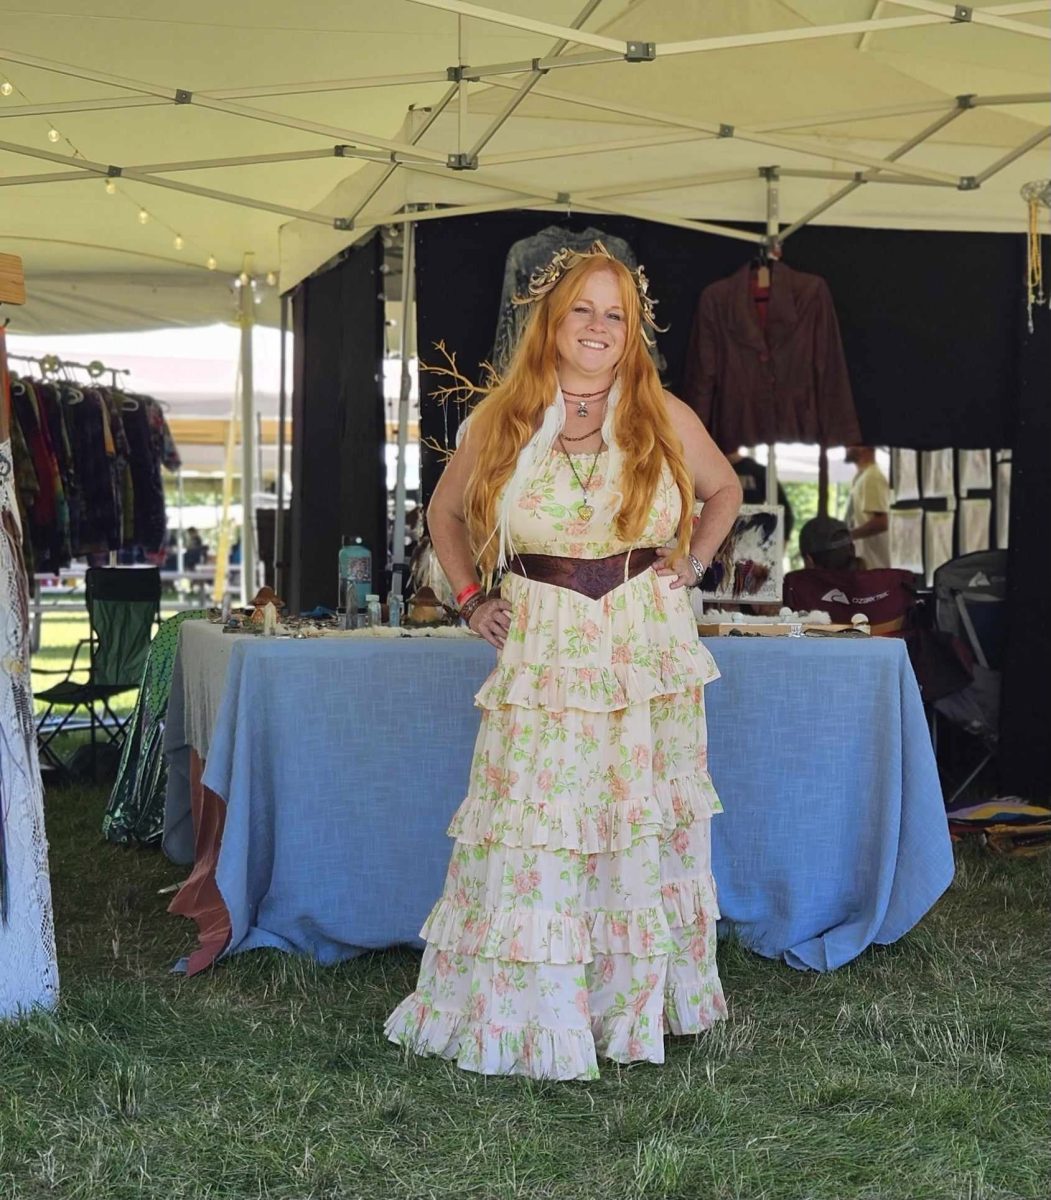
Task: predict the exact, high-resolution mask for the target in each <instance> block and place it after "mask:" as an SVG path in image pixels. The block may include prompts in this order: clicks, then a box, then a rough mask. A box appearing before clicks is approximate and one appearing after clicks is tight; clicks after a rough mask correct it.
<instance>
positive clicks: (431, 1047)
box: [384, 993, 598, 1080]
mask: <svg viewBox="0 0 1051 1200" xmlns="http://www.w3.org/2000/svg"><path fill="white" fill-rule="evenodd" d="M384 1032H385V1033H386V1035H387V1037H388V1038H389V1039H390V1040H391V1041H392V1042H395V1043H396V1044H398V1045H401V1046H405V1047H407V1048H408V1049H410V1050H412V1051H414V1052H415V1053H416V1054H435V1055H438V1056H439V1057H441V1058H447V1059H455V1060H456V1063H457V1065H458V1066H459V1067H462V1068H463V1069H464V1070H466V1071H477V1072H479V1073H480V1074H482V1075H528V1076H530V1077H531V1078H533V1079H561V1080H565V1079H597V1078H598V1062H597V1060H596V1057H595V1040H594V1038H593V1037H592V1034H591V1031H590V1030H588V1029H551V1028H547V1027H545V1026H541V1025H534V1024H531V1025H521V1024H502V1023H498V1022H494V1021H475V1020H472V1019H471V1018H469V1017H467V1016H466V1015H464V1014H458V1013H450V1012H442V1011H440V1010H437V1009H433V1008H429V1007H428V1006H427V1005H426V1004H423V1003H422V1002H421V1001H420V1000H419V998H418V997H417V996H416V994H415V993H413V994H412V995H411V996H407V997H406V998H405V999H404V1000H403V1001H402V1002H401V1004H399V1005H398V1007H397V1008H396V1009H395V1010H394V1012H393V1013H391V1015H390V1016H389V1017H388V1018H387V1023H386V1025H385V1026H384Z"/></svg>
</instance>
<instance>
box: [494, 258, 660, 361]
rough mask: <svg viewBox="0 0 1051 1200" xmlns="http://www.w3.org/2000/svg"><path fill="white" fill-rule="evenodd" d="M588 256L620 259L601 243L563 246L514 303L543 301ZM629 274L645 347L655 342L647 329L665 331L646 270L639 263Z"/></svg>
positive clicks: (628, 268) (532, 278)
mask: <svg viewBox="0 0 1051 1200" xmlns="http://www.w3.org/2000/svg"><path fill="white" fill-rule="evenodd" d="M589 258H607V259H609V260H610V262H619V259H617V258H616V257H615V256H614V255H612V254H610V252H609V251H608V250H607V249H606V247H605V246H604V245H603V244H602V242H592V243H591V245H590V247H589V248H588V249H587V250H570V249H568V248H567V247H565V246H563V247H562V249H561V250H558V251H556V252H555V255H554V257H553V258H552V259H551V261H550V262H549V263H548V264H547V265H546V266H543V267H537V269H536V270H535V271H534V272H533V274H532V275H530V277H529V289H528V294H527V295H525V296H515V297H514V298H513V300H512V303H514V304H535V303H536V302H537V301H538V300H542V299H543V298H544V296H546V295H547V294H548V292H550V291H551V290H552V289H553V288H554V287H555V286H556V285H557V284H558V282H559V280H560V279H561V278H562V276H563V275H565V274H566V272H567V271H571V270H572V269H573V268H574V267H576V266H579V265H580V264H581V263H582V262H585V261H586V260H587V259H589ZM627 270H628V271H629V272H630V273H631V278H632V280H633V282H634V284H635V291H636V292H637V293H638V296H639V307H640V309H641V310H642V321H641V329H642V338H643V341H644V342H645V343H646V345H647V346H653V345H656V341H655V339H654V337H653V335H652V334H651V333H650V330H654V331H655V332H657V333H664V332H665V330H664V329H662V328H661V327H660V326H659V325H658V324H657V320H656V317H655V315H654V311H653V309H654V305H656V303H657V301H656V300H654V299H653V297H652V296H651V295H650V281H649V280H648V279H647V278H646V272H645V271H644V270H643V268H642V267H641V266H639V267H636V268H635V269H634V270H632V268H631V267H627Z"/></svg>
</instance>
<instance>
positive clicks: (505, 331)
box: [492, 225, 639, 374]
mask: <svg viewBox="0 0 1051 1200" xmlns="http://www.w3.org/2000/svg"><path fill="white" fill-rule="evenodd" d="M592 242H601V243H602V244H603V245H604V246H605V247H606V249H607V250H608V251H609V252H610V254H612V255H613V257H614V258H616V259H619V261H620V262H622V263H623V264H624V265H625V266H626V267H630V268H631V269H632V270H634V269H635V268H636V267H637V266H638V265H639V264H638V261H637V259H636V258H635V251H634V250H632V248H631V246H629V245H628V243H627V242H626V241H625V240H624V239H623V238H619V237H615V236H614V235H613V234H610V233H605V232H604V231H603V230H601V229H595V228H593V227H592V226H590V225H589V226H588V228H587V229H585V230H584V231H583V232H582V233H573V232H572V231H570V230H568V229H564V228H563V227H562V226H561V225H548V226H547V228H546V229H541V230H540V232H539V233H535V234H533V236H532V237H527V238H522V239H521V240H520V241H517V242H515V243H514V244H513V245H512V247H511V249H510V250H508V252H507V261H506V263H505V265H504V286H503V288H502V290H501V292H500V315H499V317H498V319H497V322H496V340H495V342H494V344H493V354H492V364H493V366H494V367H495V368H496V370H497V373H498V374H501V373H503V371H504V369H505V368H506V367H507V364H508V363H509V362H510V361H511V355H512V354H513V353H514V349H515V346H517V345H518V339H519V338H520V337H521V335H522V330H523V329H525V325H526V321H527V320H528V319H529V315H530V313H531V311H532V309H531V308H530V306H529V305H528V304H515V303H514V298H515V296H525V295H527V294H528V290H529V277H530V275H532V274H533V272H534V271H535V270H537V269H538V268H539V267H544V266H546V265H547V264H548V263H549V262H550V261H551V259H552V258H553V257H554V255H555V254H556V253H557V252H558V251H559V250H562V249H566V250H587V249H589V248H590V247H591V244H592Z"/></svg>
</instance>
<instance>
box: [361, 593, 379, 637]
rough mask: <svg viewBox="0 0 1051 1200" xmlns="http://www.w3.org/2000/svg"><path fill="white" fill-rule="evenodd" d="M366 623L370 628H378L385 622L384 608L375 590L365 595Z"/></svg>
mask: <svg viewBox="0 0 1051 1200" xmlns="http://www.w3.org/2000/svg"><path fill="white" fill-rule="evenodd" d="M365 624H366V626H367V627H368V628H369V629H378V628H379V627H380V626H381V625H382V624H383V610H382V609H381V608H380V598H379V596H377V595H376V593H375V592H369V594H368V595H367V596H366V597H365Z"/></svg>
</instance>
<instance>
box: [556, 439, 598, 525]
mask: <svg viewBox="0 0 1051 1200" xmlns="http://www.w3.org/2000/svg"><path fill="white" fill-rule="evenodd" d="M558 440H559V442H561V443H562V453H563V454H564V455H565V456H566V462H568V463H569V469H570V470H571V471H572V472H573V478H574V479H575V480H576V481H577V484H578V485H579V487H580V490H581V491H582V492H583V493H584V499H583V500H582V501H581V502H580V503H579V504H578V505H577V516H578V517H579V518H580V519H581V520H582V521H590V520H591V518H592V517H593V516H594V515H595V510H594V508H592V506H591V505H590V504H588V488H589V487H591V481H592V479H594V478H595V468H596V467H597V466H598V459H599V455H600V454H601V453H602V451H601V450H596V451H595V457H594V458H593V459H592V460H591V470H590V471H588V477H587V479H581V478H580V475H579V474H578V473H577V467H576V463H574V462H573V455H572V454H570V453H569V451H568V450H567V449H566V446H565V442H564V440H563V438H562V435H561V434H560V435H559V438H558Z"/></svg>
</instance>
